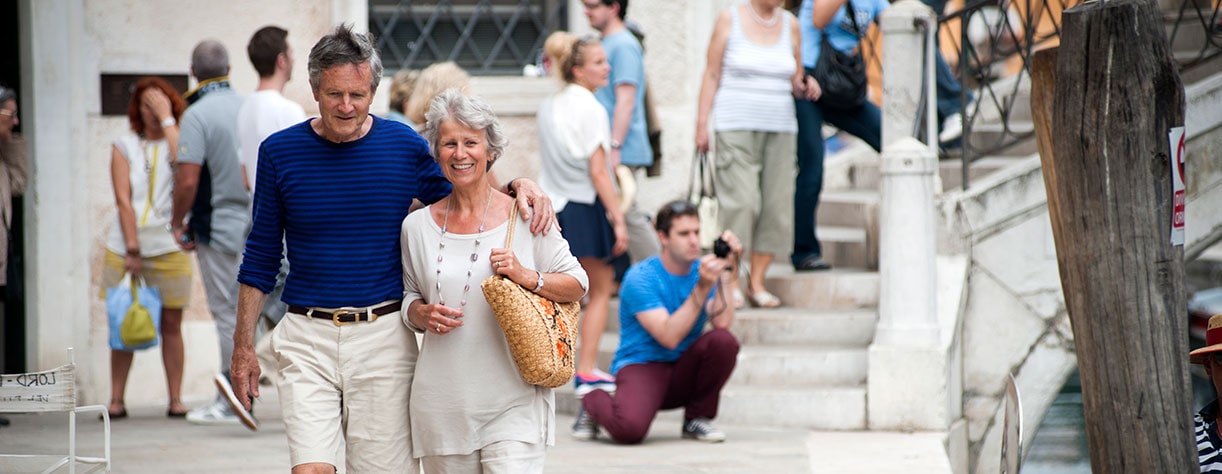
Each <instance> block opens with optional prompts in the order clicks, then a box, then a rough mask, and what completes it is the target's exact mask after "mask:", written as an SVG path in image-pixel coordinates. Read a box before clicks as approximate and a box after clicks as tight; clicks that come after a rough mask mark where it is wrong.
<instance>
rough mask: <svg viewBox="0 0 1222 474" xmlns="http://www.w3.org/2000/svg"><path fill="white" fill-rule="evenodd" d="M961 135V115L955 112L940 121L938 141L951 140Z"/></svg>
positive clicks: (945, 141)
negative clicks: (940, 127)
mask: <svg viewBox="0 0 1222 474" xmlns="http://www.w3.org/2000/svg"><path fill="white" fill-rule="evenodd" d="M962 136H963V115H961V114H959V113H958V112H955V114H954V115H951V116H949V117H946V120H943V121H942V132H941V133H939V134H938V143H947V142H952V141H955V140H956V139H958V138H959V137H962Z"/></svg>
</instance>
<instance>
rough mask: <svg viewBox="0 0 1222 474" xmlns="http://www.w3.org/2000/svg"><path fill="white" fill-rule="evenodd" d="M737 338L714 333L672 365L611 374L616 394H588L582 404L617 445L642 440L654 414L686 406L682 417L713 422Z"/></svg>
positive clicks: (735, 354) (658, 364)
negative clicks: (710, 419) (711, 420)
mask: <svg viewBox="0 0 1222 474" xmlns="http://www.w3.org/2000/svg"><path fill="white" fill-rule="evenodd" d="M738 347H739V346H738V339H736V338H735V337H734V335H733V334H731V333H730V331H727V330H725V329H714V330H712V331H709V332H707V333H704V334H703V335H701V336H700V338H698V339H696V342H694V343H693V344H692V345H691V346H690V347H688V348H687V350H686V351H684V352H683V355H681V356H679V360H677V361H675V362H649V363H645V364H632V365H628V366H625V367H623V368H621V369H620V370H619V373H617V374H616V375H615V386H616V389H615V395H610V394H608V393H607V392H604V391H602V390H595V391H593V392H590V393H588V394H586V396H585V398H583V399H582V402H581V403H582V405H583V406H584V407H585V409H586V412H587V413H589V415H590V418H592V419H593V420H594V421H595V422H596V423H598V424H599V426H602V427H603V429H605V430H606V431H607V433H608V434H610V435H611V438H612V439H614V440H615V441H617V442H620V443H628V444H635V443H640V442H641V440H643V439H645V434H646V433H648V432H649V425H651V424H652V423H653V418H654V416H656V415H657V413H658V410H667V409H672V408H684V409H685V413H684V418H685V419H692V418H715V417H716V416H717V404H718V402H719V401H720V400H721V389H722V387H725V385H726V381H728V380H730V373H731V372H733V371H734V363H735V362H736V360H737V358H738Z"/></svg>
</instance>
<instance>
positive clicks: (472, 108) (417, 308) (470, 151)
mask: <svg viewBox="0 0 1222 474" xmlns="http://www.w3.org/2000/svg"><path fill="white" fill-rule="evenodd" d="M425 118H426V124H425V127H424V130H423V135H424V137H425V138H426V139H427V140H428V141H429V145H430V147H429V148H430V150H431V153H432V154H433V158H434V159H435V160H436V161H437V163H438V164H439V165H440V166H441V170H442V173H443V174H444V175H445V177H446V179H448V180H449V181H450V182H451V183H452V184H453V185H454V191H453V193H451V194H450V195H449V196H448V197H446V198H444V199H442V200H440V201H438V202H437V203H435V204H433V205H431V206H429V207H427V208H425V209H424V210H423V211H418V212H413V213H412V214H409V215H408V216H407V218H406V219H404V220H403V229H402V233H401V236H400V241H401V243H402V248H403V285H404V297H403V301H405V302H407V311H406V312H405V313H404V322H405V323H406V324H407V325H408V327H410V328H412V329H413V330H415V331H417V332H423V333H424V340H423V343H422V344H421V346H420V355H419V359H418V360H417V362H416V373H415V378H414V380H413V382H412V387H411V399H410V402H409V404H408V406H409V409H410V412H411V429H412V456H413V457H416V458H420V459H421V465H422V467H423V468H424V471H425V472H445V473H452V472H472V473H478V472H513V473H518V472H543V461H544V455H545V450H546V446H550V445H553V444H555V398H554V396H553V394H552V389H550V388H544V387H539V386H535V385H531V384H528V383H526V382H525V381H523V380H522V378H521V376H519V375H518V370H517V368H516V366H515V365H514V362H513V359H512V358H511V357H510V353H509V347H508V344H507V343H506V342H505V337H504V335H503V334H502V332H501V328H500V325H499V324H498V323H497V320H496V316H495V315H494V314H493V312H492V309H491V308H490V307H489V306H488V302H487V301H486V300H485V299H484V294H483V292H482V291H480V282H481V281H483V280H484V279H485V278H487V277H489V276H491V275H494V274H497V275H504V276H506V277H508V278H509V279H511V280H513V281H514V282H515V283H517V284H519V285H522V286H523V287H525V288H527V289H530V290H532V291H534V292H535V293H537V294H539V295H541V296H543V297H546V298H549V299H551V300H553V301H557V302H572V301H578V300H580V299H581V297H582V296H583V295H585V292H586V288H587V286H588V284H589V283H588V279H587V277H586V274H585V272H584V271H582V269H581V266H580V265H579V264H578V263H577V259H576V258H574V257H573V255H572V253H570V252H569V245H568V242H566V241H565V240H564V239H563V238H562V237H561V236H560V233H559V232H549V233H547V235H532V234H531V233H530V228H529V224H528V223H525V222H522V221H521V220H520V219H513V220H511V219H510V209H511V207H512V206H513V205H514V201H513V199H512V198H510V197H509V196H507V195H505V194H503V193H500V192H497V190H496V189H494V188H493V187H492V186H491V185H490V184H489V182H488V178H487V173H488V170H489V169H490V168H491V167H492V164H493V163H495V162H496V160H497V159H499V158H500V157H501V156H502V154H503V153H504V149H505V143H506V137H505V135H504V131H503V129H502V127H501V124H500V123H499V122H498V121H497V118H496V115H495V114H493V112H492V109H491V107H489V106H488V104H486V103H485V102H483V101H482V100H481V99H479V98H474V97H469V96H466V95H464V94H462V93H461V92H460V91H458V90H457V89H450V90H447V91H445V92H443V93H441V94H440V95H439V96H438V97H437V98H435V99H434V100H433V102H432V104H431V105H430V108H429V111H428V113H427V114H426V116H425ZM511 225H516V226H518V228H517V229H516V230H515V232H514V235H515V238H514V240H513V242H512V248H500V247H503V246H504V242H505V236H506V232H507V231H508V230H509V226H511Z"/></svg>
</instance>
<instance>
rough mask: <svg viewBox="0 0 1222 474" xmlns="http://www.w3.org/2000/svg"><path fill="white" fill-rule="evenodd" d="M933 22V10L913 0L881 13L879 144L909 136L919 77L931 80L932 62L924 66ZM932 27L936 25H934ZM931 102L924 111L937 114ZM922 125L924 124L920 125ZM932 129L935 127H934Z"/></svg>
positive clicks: (914, 124) (913, 123)
mask: <svg viewBox="0 0 1222 474" xmlns="http://www.w3.org/2000/svg"><path fill="white" fill-rule="evenodd" d="M924 25H937V17H936V16H934V13H933V10H931V9H930V8H929V7H927V6H925V4H923V3H921V2H919V1H917V0H899V1H897V2H895V3H893V4H892V5H891V8H888V9H887V10H886V11H884V12H883V13H882V16H881V17H880V18H879V27H880V29H881V30H882V32H883V48H882V49H883V147H884V148H885V147H886V145H887V144H888V143H891V142H893V141H896V140H898V139H901V138H904V137H911V136H913V134H912V132H913V130H916V127H917V126H918V124H917V122H916V119H917V118H918V117H919V116H920V112H921V111H920V110H919V109H918V107H920V105H921V94H922V93H923V92H924V89H923V88H922V87H921V86H922V79H921V78H925V77H926V76H928V78H926V79H925V80H927V81H929V82H931V83H932V81H933V75H932V74H927V72H931V71H933V68H932V63H930V66H931V67H930V68H929V70H928V71H926V69H925V63H926V59H927V58H925V43H926V40H927V37H926V34H927V32H926V27H925V26H924ZM935 28H936V26H935ZM934 105H935V104H934V103H933V102H932V101H931V102H930V103H929V104H928V107H926V110H927V112H926V115H928V114H931V113H932V114H933V116H934V117H937V113H936V109H934ZM920 126H921V127H924V126H925V125H923V124H922V125H920ZM935 133H936V131H935Z"/></svg>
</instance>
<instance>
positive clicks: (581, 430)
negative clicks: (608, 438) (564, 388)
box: [573, 407, 598, 441]
mask: <svg viewBox="0 0 1222 474" xmlns="http://www.w3.org/2000/svg"><path fill="white" fill-rule="evenodd" d="M596 437H598V424H597V423H594V419H593V418H590V414H589V413H586V408H585V407H578V408H577V420H576V421H574V422H573V439H579V440H582V441H590V440H592V439H594V438H596Z"/></svg>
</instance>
